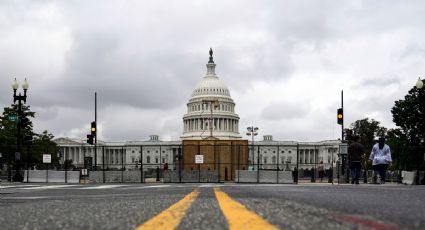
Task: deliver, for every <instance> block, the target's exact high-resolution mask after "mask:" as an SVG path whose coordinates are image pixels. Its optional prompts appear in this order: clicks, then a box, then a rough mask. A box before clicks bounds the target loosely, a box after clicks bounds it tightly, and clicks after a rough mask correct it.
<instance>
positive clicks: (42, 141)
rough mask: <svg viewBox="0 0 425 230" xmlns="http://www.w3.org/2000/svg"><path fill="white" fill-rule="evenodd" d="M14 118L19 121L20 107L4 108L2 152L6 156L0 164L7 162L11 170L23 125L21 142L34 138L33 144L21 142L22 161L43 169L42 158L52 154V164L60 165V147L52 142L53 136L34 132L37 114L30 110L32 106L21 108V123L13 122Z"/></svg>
mask: <svg viewBox="0 0 425 230" xmlns="http://www.w3.org/2000/svg"><path fill="white" fill-rule="evenodd" d="M12 116H16V117H17V119H19V118H18V105H16V104H12V105H11V106H10V107H6V108H4V110H3V114H2V116H1V117H0V152H1V153H4V155H6V156H5V157H3V158H4V159H2V162H0V164H4V163H6V162H7V163H8V164H9V169H10V164H12V162H13V161H14V156H13V153H14V152H16V148H17V128H18V125H21V140H24V138H23V137H30V139H32V138H34V141H33V142H25V141H22V142H21V147H22V148H21V160H22V161H23V162H24V163H29V165H28V166H34V165H36V166H40V167H42V156H43V154H44V153H49V154H52V164H59V159H58V157H57V152H58V147H57V144H56V143H55V142H53V141H52V139H53V135H52V134H50V133H48V132H47V131H44V132H43V133H42V134H36V133H34V132H33V124H32V121H31V118H34V117H35V112H32V111H31V110H30V106H27V105H22V106H21V122H18V120H16V121H13V120H11V119H10V117H12ZM25 118H28V119H25ZM25 120H27V121H26V122H25V124H24V122H22V121H25Z"/></svg>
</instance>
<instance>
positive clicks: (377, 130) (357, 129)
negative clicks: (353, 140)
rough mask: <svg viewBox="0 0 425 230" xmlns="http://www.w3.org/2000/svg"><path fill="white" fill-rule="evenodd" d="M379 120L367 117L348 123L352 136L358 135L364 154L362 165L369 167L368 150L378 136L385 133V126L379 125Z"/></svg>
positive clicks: (369, 150)
mask: <svg viewBox="0 0 425 230" xmlns="http://www.w3.org/2000/svg"><path fill="white" fill-rule="evenodd" d="M380 124H381V123H380V122H379V121H376V120H374V119H371V120H369V118H364V119H362V120H357V121H355V122H354V123H352V124H351V125H350V128H351V129H352V130H353V135H354V136H359V137H360V143H362V144H363V146H364V150H365V155H364V162H363V164H364V166H363V167H367V168H370V162H369V161H367V160H366V159H367V158H368V157H369V154H370V152H371V151H372V147H373V145H374V144H375V143H376V141H375V140H376V139H377V138H378V137H384V136H385V135H386V133H387V129H386V128H385V127H382V126H380Z"/></svg>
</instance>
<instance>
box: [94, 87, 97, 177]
mask: <svg viewBox="0 0 425 230" xmlns="http://www.w3.org/2000/svg"><path fill="white" fill-rule="evenodd" d="M94 124H95V130H96V133H95V135H94V138H95V139H94V168H95V170H96V171H97V92H94Z"/></svg>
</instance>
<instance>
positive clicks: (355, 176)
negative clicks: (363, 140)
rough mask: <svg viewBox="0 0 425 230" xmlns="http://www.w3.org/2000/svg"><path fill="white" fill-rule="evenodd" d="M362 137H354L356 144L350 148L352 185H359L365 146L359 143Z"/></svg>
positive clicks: (349, 158) (349, 159)
mask: <svg viewBox="0 0 425 230" xmlns="http://www.w3.org/2000/svg"><path fill="white" fill-rule="evenodd" d="M359 142H360V137H359V136H354V142H353V143H351V144H350V146H348V162H349V164H350V169H351V184H354V183H356V184H359V177H360V170H361V160H362V154H363V153H364V146H363V145H362V144H360V143H359Z"/></svg>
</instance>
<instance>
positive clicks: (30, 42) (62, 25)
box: [0, 0, 425, 140]
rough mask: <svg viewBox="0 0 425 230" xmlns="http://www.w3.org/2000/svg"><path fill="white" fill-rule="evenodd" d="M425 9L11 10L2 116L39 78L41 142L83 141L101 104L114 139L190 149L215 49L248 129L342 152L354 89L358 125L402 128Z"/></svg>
mask: <svg viewBox="0 0 425 230" xmlns="http://www.w3.org/2000/svg"><path fill="white" fill-rule="evenodd" d="M241 6H243V7H241ZM423 9H424V3H423V2H422V1H411V2H409V4H405V3H402V2H399V1H385V2H382V1H374V2H370V1H341V2H339V1H338V2H335V1H321V2H318V1H307V0H302V1H279V2H276V1H252V2H249V4H248V3H246V2H245V1H232V2H229V1H214V2H207V1H201V2H200V1H193V2H191V1H184V2H178V3H167V4H164V3H162V2H156V1H143V2H137V1H136V2H122V1H110V2H104V3H103V4H99V3H98V2H87V1H47V0H46V1H19V2H16V1H2V2H1V3H0V60H2V61H1V62H0V76H1V77H0V86H1V90H0V105H1V106H2V107H5V106H8V105H10V104H11V102H12V90H11V88H10V83H11V81H12V80H13V77H17V78H18V80H20V81H22V80H23V78H24V77H27V78H28V80H29V82H30V90H29V92H28V93H29V99H28V103H29V104H30V105H31V106H32V108H33V110H35V111H36V112H37V114H38V116H37V118H36V124H35V128H36V129H37V130H39V131H41V130H44V129H48V130H50V131H52V132H53V133H54V134H55V135H67V136H73V137H78V138H83V137H84V135H85V132H86V130H85V129H87V127H88V123H89V122H90V121H91V120H92V119H93V116H94V115H93V104H94V102H93V100H94V98H93V96H94V92H95V91H97V92H98V97H99V98H98V102H99V103H98V106H99V108H98V109H99V113H100V118H99V119H100V121H101V123H102V128H103V130H102V132H101V133H102V137H103V138H105V139H109V140H126V139H133V140H136V139H144V138H146V137H148V135H149V134H153V133H156V134H159V135H161V136H164V137H168V138H171V139H177V138H178V137H179V136H180V134H181V122H182V120H181V118H182V116H183V114H184V113H185V110H184V109H185V104H186V103H187V100H188V99H189V97H190V95H191V92H192V89H193V87H195V85H196V84H197V82H198V81H200V80H201V78H202V77H203V76H204V74H205V64H206V62H207V61H208V49H209V48H210V47H212V48H213V49H214V60H215V62H216V64H217V73H218V75H219V76H220V77H221V79H222V80H223V81H224V82H225V83H226V84H227V85H228V86H229V88H231V89H232V90H233V91H232V92H231V94H232V95H238V96H239V97H241V98H239V101H235V102H236V104H237V109H238V111H239V113H240V116H241V127H243V126H245V125H248V122H249V121H250V120H251V121H257V122H258V124H259V125H261V130H262V131H264V132H268V133H270V134H274V135H275V136H276V137H277V138H285V139H297V138H300V139H306V140H307V139H308V140H310V139H319V140H320V139H325V138H328V137H329V138H332V137H333V136H334V135H332V133H333V131H332V130H334V129H336V128H337V126H333V125H334V123H335V122H334V120H335V117H334V116H335V108H336V107H338V106H339V105H338V104H339V103H338V100H337V99H338V95H339V90H340V89H348V90H347V91H348V92H347V93H348V95H350V94H352V95H359V96H358V97H353V98H350V97H349V96H348V95H347V110H348V111H349V110H351V111H353V112H352V113H351V115H350V116H351V118H352V119H355V118H358V119H362V118H364V116H376V117H374V118H375V119H377V120H379V119H381V120H383V122H385V125H391V119H390V113H389V111H388V108H390V107H391V105H392V103H393V102H394V101H395V100H397V99H398V98H402V97H403V95H404V94H406V93H407V90H408V89H409V88H410V87H411V86H412V85H413V84H414V82H415V81H416V79H417V77H418V75H420V73H424V72H425V67H421V66H423V65H419V63H422V62H423V57H424V55H423V53H424V50H425V43H424V41H425V39H424V37H425V30H423V25H422V24H423V21H425V19H424V17H425V16H424V15H425V14H424V11H423ZM385 51H388V52H385ZM367 60H369V63H368V62H367ZM411 76H413V79H412V80H410V79H409V80H405V79H406V78H407V77H411ZM409 81H411V82H412V84H411V85H409V84H410V83H409ZM311 85H314V86H315V87H316V88H312V87H311ZM260 86H261V87H262V88H261V87H260ZM276 87H281V89H276ZM297 87H299V88H297ZM260 88H261V89H260ZM269 88H270V90H268V89H269ZM382 88H384V89H385V91H386V92H387V94H386V96H385V97H383V96H382V95H381V94H380V91H379V89H382ZM254 90H259V91H258V92H257V91H255V92H256V93H258V95H256V97H255V98H253V99H252V100H251V101H250V103H246V102H244V101H243V100H244V97H248V96H249V95H250V94H252V91H254ZM333 95H336V96H333ZM276 98H285V99H287V101H290V102H285V101H276ZM335 98H337V99H335ZM306 101H314V103H313V102H312V103H306ZM304 105H305V106H304ZM350 106H351V107H350ZM252 107H255V108H256V109H255V111H252ZM321 108H323V109H321ZM123 116H124V117H125V118H124V119H123V118H122V117H123ZM299 118H300V119H299ZM351 118H350V119H351ZM301 120H303V122H301ZM306 120H309V122H311V123H308V122H307V123H306ZM135 121H136V123H134V122H135ZM276 123H279V125H278V126H277V125H276ZM134 124H136V125H134ZM317 124H320V125H317ZM335 127H336V128H335ZM279 128H280V129H279ZM312 129H314V132H313V131H311V130H312ZM309 130H310V131H309ZM241 131H242V130H241Z"/></svg>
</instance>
